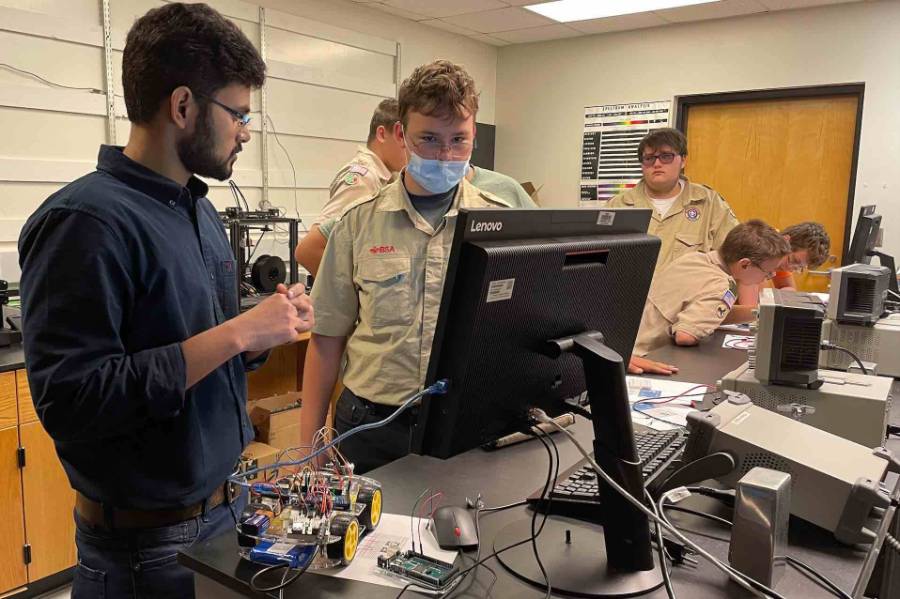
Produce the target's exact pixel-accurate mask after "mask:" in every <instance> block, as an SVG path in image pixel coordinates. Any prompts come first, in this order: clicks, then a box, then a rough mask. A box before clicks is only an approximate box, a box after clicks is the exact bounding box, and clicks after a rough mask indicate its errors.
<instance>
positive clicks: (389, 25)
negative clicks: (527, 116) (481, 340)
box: [0, 0, 497, 281]
mask: <svg viewBox="0 0 900 599" xmlns="http://www.w3.org/2000/svg"><path fill="white" fill-rule="evenodd" d="M208 1H209V3H210V4H211V5H212V6H214V7H216V8H218V9H219V10H220V11H222V12H223V14H225V15H226V16H228V17H229V18H231V19H232V20H233V21H234V22H235V23H237V25H238V26H239V27H240V28H241V29H242V30H243V31H244V32H245V33H246V34H247V35H248V37H249V38H250V40H251V41H252V42H253V43H254V44H255V45H257V46H258V45H259V41H260V29H259V23H258V18H259V5H264V6H265V7H266V9H267V15H268V17H267V25H268V27H267V28H266V32H267V33H266V35H267V37H268V44H267V49H268V55H267V60H268V63H269V74H270V77H269V82H268V84H267V85H268V88H267V89H268V98H269V104H268V113H269V115H270V116H271V119H272V122H273V123H274V128H275V130H276V131H277V132H278V137H277V140H276V138H275V136H273V135H269V143H268V144H267V145H268V157H269V168H268V174H269V199H270V201H271V202H272V204H274V205H275V206H279V207H283V208H284V209H285V212H286V213H287V214H288V215H291V216H294V215H299V216H300V217H301V218H302V219H303V220H304V221H305V222H310V221H311V220H312V218H313V217H314V216H315V215H316V214H317V213H318V211H319V209H320V208H321V206H322V205H323V204H324V202H325V201H326V200H327V198H328V186H329V184H330V182H331V178H332V177H333V174H334V173H335V172H336V171H337V169H338V168H339V167H340V165H341V164H342V163H344V162H346V161H347V160H348V159H349V158H350V157H351V156H352V155H353V153H354V151H355V146H356V145H358V144H359V143H364V141H365V138H366V134H367V130H368V122H369V119H370V117H371V114H372V109H373V108H374V107H375V105H376V104H377V103H378V102H379V101H380V100H381V99H382V98H384V97H388V96H393V95H394V93H395V91H396V84H397V82H398V81H399V80H400V79H402V78H403V77H405V76H406V75H408V74H409V72H410V71H411V70H412V69H413V68H414V67H415V66H417V65H418V64H421V63H423V62H427V61H430V60H433V59H435V58H448V59H450V60H454V61H456V62H460V63H462V64H465V65H466V66H467V67H469V68H470V70H471V73H472V74H473V76H474V77H475V78H476V82H477V83H478V84H479V85H480V87H481V88H482V110H481V114H480V115H479V118H480V119H481V120H482V121H483V122H488V123H493V122H494V96H495V79H496V62H497V50H496V48H495V47H494V46H490V45H487V44H483V43H481V42H478V41H475V40H472V39H469V38H467V37H463V36H458V35H455V34H452V33H449V32H445V31H441V30H437V29H432V28H430V27H427V26H424V25H420V24H417V23H415V22H413V21H408V20H405V19H401V18H397V17H392V16H390V15H388V14H385V13H381V12H377V11H374V10H372V9H369V8H365V7H364V6H362V5H358V4H354V3H351V2H342V1H340V0H333V1H332V0H326V1H321V0H299V1H294V0H267V1H263V2H245V1H242V0H208ZM163 3H164V2H163V0H110V5H111V8H110V13H111V22H112V40H113V48H114V51H113V54H112V61H111V62H112V68H113V79H114V87H115V92H116V94H117V96H118V97H117V98H116V104H117V115H118V116H119V118H117V119H116V140H117V142H118V143H120V144H124V143H125V142H126V141H127V139H128V130H129V123H128V121H127V119H125V118H124V117H125V108H124V102H123V99H122V97H121V93H122V92H121V89H122V88H121V60H122V52H121V50H122V48H123V46H124V39H125V34H126V33H127V31H128V29H129V28H130V26H131V23H132V22H133V21H134V19H135V18H136V17H138V16H140V15H142V14H144V13H145V12H146V11H147V10H148V9H150V8H152V7H154V6H159V5H161V4H163ZM100 6H101V2H100V0H0V57H2V58H0V62H3V63H8V64H10V65H12V66H14V67H17V68H20V69H26V70H28V71H32V72H34V73H36V74H38V75H40V76H42V77H44V78H46V79H49V80H51V81H53V82H57V83H62V84H65V85H71V86H78V87H86V88H93V89H94V90H95V91H96V92H97V93H92V92H91V91H86V90H61V89H57V88H53V87H50V86H48V85H46V84H45V83H42V82H40V81H37V80H36V79H34V78H32V77H28V76H25V75H23V74H21V73H15V72H11V71H10V70H8V69H5V68H2V67H0V130H2V131H3V132H4V134H5V140H6V143H5V144H4V147H3V149H0V278H4V279H8V280H12V281H15V280H18V277H19V269H18V257H17V253H16V240H17V239H18V235H19V230H20V228H21V226H22V224H23V223H24V222H25V219H26V218H27V217H28V216H29V215H30V214H31V213H32V212H33V211H34V210H35V208H37V206H38V205H39V204H40V203H41V202H43V200H44V199H45V198H46V197H47V196H48V195H50V194H51V193H53V192H54V191H56V190H57V189H59V188H60V187H61V186H62V185H64V184H65V183H67V182H69V181H71V180H73V179H75V178H77V177H78V176H80V175H82V174H84V173H87V172H90V171H91V170H93V168H94V165H95V164H96V156H97V149H98V147H99V145H100V144H102V143H106V136H107V133H106V125H107V119H106V104H105V102H106V96H105V93H104V92H105V91H106V82H105V75H104V74H105V63H104V52H103V44H102V27H103V23H102V17H101V12H100ZM285 13H288V14H285ZM397 42H399V43H400V48H399V58H400V60H399V62H398V63H396V64H395V55H397V54H398V48H397ZM398 78H399V79H398ZM259 110H260V102H259V94H258V93H257V94H255V95H254V99H253V111H254V114H253V116H254V122H252V123H251V131H253V140H252V141H251V143H249V144H248V145H247V146H246V148H245V152H244V153H243V154H241V159H240V160H239V161H238V163H237V165H236V169H235V173H234V177H233V178H234V180H235V181H236V182H237V183H238V184H239V185H240V186H241V188H242V189H243V191H244V193H245V195H246V197H247V199H248V201H249V203H250V205H251V207H255V206H256V204H257V202H258V201H259V200H260V199H261V198H262V194H263V189H262V179H263V176H262V152H261V150H262V144H261V143H260V142H261V135H260V127H261V124H262V123H261V121H262V119H261V118H260V116H261V115H260V113H259V112H258V111H259ZM272 128H273V126H272V124H270V127H269V129H270V130H271V129H272ZM279 141H280V142H281V144H282V145H284V146H285V148H286V149H287V151H288V152H289V154H290V156H291V160H292V162H293V164H294V167H295V168H296V178H297V184H296V188H295V187H294V183H293V175H292V172H291V167H290V163H289V162H288V160H287V159H286V157H285V152H284V150H282V148H281V147H280V146H279V145H278V142H279ZM211 183H213V185H214V187H213V188H212V189H211V191H210V199H211V200H212V201H213V203H214V204H216V206H217V207H219V208H220V209H221V208H223V207H224V206H228V205H231V204H232V203H233V199H232V197H231V194H230V192H229V191H228V188H227V187H226V186H224V185H223V184H222V183H219V182H211ZM286 241H287V237H286V235H267V237H266V239H265V240H264V243H263V246H262V247H260V250H259V251H258V252H257V255H260V254H263V253H276V254H277V255H280V256H284V257H286V255H287V254H286V251H285V249H286Z"/></svg>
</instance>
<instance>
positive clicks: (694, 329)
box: [634, 251, 736, 356]
mask: <svg viewBox="0 0 900 599" xmlns="http://www.w3.org/2000/svg"><path fill="white" fill-rule="evenodd" d="M735 289H736V286H735V282H734V279H733V278H732V277H731V274H729V272H728V266H727V265H726V264H725V263H724V262H723V261H722V258H721V257H720V256H719V252H715V251H714V252H710V253H708V254H704V253H701V252H691V253H689V254H685V255H684V256H682V257H680V258H678V259H677V260H675V261H674V262H672V264H670V265H669V266H668V267H667V268H666V269H665V270H663V271H662V272H660V273H659V274H658V275H656V277H655V278H654V279H653V284H652V285H651V286H650V293H649V294H648V295H647V303H646V304H644V315H643V316H642V317H641V328H640V330H639V331H638V336H637V341H636V342H635V344H634V355H636V356H644V355H646V354H647V352H650V351H652V350H654V349H656V348H658V347H662V346H663V345H666V344H667V343H669V342H670V341H669V339H670V338H671V337H674V336H675V333H676V332H678V331H684V332H685V333H688V334H690V335H693V336H694V337H696V338H697V339H703V338H704V337H708V336H709V335H711V334H712V332H713V331H715V330H716V327H718V326H719V325H720V324H721V323H722V321H723V320H725V317H726V316H727V315H728V312H730V311H731V307H732V306H733V305H734V302H735V299H736V295H735V294H736V291H735Z"/></svg>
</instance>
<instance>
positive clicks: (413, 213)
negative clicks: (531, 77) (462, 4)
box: [301, 60, 510, 473]
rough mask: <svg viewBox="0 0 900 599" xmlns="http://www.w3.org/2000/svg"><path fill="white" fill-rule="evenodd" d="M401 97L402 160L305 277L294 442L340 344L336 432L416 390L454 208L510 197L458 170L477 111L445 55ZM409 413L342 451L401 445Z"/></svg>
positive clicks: (317, 402) (380, 457) (394, 449)
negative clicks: (308, 314)
mask: <svg viewBox="0 0 900 599" xmlns="http://www.w3.org/2000/svg"><path fill="white" fill-rule="evenodd" d="M399 102H400V122H399V123H397V124H396V125H395V127H394V135H395V136H396V137H397V139H398V140H402V141H403V142H404V144H405V146H406V151H407V155H408V158H409V164H408V166H407V167H406V168H405V169H404V170H403V171H402V172H401V173H400V176H399V177H398V178H397V179H395V180H394V181H393V182H391V183H389V184H388V185H386V186H385V187H384V188H382V189H381V191H380V192H379V193H378V194H377V195H376V196H374V197H372V198H368V199H366V200H362V201H360V202H357V203H356V204H355V205H353V206H351V207H349V208H348V209H347V210H346V211H345V212H344V214H343V216H342V217H341V218H340V220H339V221H338V222H337V224H336V225H335V227H334V230H333V231H332V232H331V235H330V236H329V239H328V245H327V246H326V248H325V255H324V256H323V258H322V262H321V264H320V265H319V273H318V277H317V278H316V284H315V285H314V286H313V295H312V301H313V303H314V305H315V306H316V316H317V325H316V326H315V328H313V334H312V338H311V340H310V344H309V349H308V351H307V354H306V362H305V366H304V374H303V416H302V419H301V443H302V444H310V443H311V441H312V439H313V436H314V435H315V433H316V431H317V430H318V429H319V428H320V427H321V426H322V425H323V424H324V423H325V415H326V413H327V411H328V405H329V399H330V397H331V394H332V390H333V388H334V384H335V381H336V380H337V378H338V371H339V368H340V364H341V356H342V355H343V354H344V349H345V348H346V366H345V369H344V373H343V383H344V386H345V390H344V392H343V393H342V394H341V397H340V399H339V400H338V403H337V406H336V408H335V417H334V421H335V428H336V429H337V430H338V432H344V431H347V430H349V429H351V428H354V427H356V426H359V425H360V424H365V423H370V422H376V421H378V420H382V419H383V418H385V417H386V416H388V415H389V414H391V413H392V412H393V411H394V410H395V409H396V407H397V406H398V405H400V403H402V402H403V401H404V400H405V399H407V398H408V397H409V396H411V395H413V394H414V393H416V392H417V391H419V390H420V389H421V388H422V386H423V383H424V380H425V374H426V369H427V368H428V359H429V357H430V354H431V346H432V341H433V338H434V331H435V325H436V324H437V317H438V309H439V307H440V301H441V293H442V289H443V285H444V275H445V272H446V267H447V259H448V257H449V254H450V244H451V242H452V239H453V230H454V225H455V222H456V216H457V214H458V212H459V209H460V208H502V207H510V204H509V202H507V201H505V200H503V199H501V198H498V197H497V196H494V195H492V194H490V193H488V192H484V191H481V190H479V189H476V188H475V187H473V186H472V185H471V184H470V183H469V182H468V181H466V180H465V175H466V171H467V170H468V168H469V159H470V158H471V154H472V143H473V140H474V138H475V114H476V112H477V111H478V95H477V92H476V91H475V83H474V81H472V78H471V77H470V76H469V75H468V73H466V72H465V70H463V69H462V68H461V67H459V66H457V65H455V64H453V63H450V62H447V61H443V60H439V61H436V62H434V63H431V64H427V65H423V66H421V67H418V68H417V69H416V70H415V71H413V73H412V75H410V77H409V78H408V79H407V80H406V81H404V82H403V85H402V86H401V88H400V93H399ZM412 423H413V421H412V416H411V415H410V414H409V413H408V412H407V413H404V414H403V415H401V416H400V417H399V418H397V419H396V420H395V421H394V422H392V423H391V424H390V425H388V426H385V427H383V428H380V429H376V430H372V431H369V432H366V433H363V434H360V435H357V436H355V437H353V438H351V439H348V441H347V442H345V443H343V444H342V445H341V451H342V452H343V453H344V454H345V455H346V456H347V457H348V458H349V459H350V461H352V462H354V463H355V464H356V472H358V473H362V472H366V471H368V470H371V469H373V468H376V467H378V466H380V465H382V464H386V463H388V462H390V461H393V460H395V459H397V458H400V457H402V456H404V455H406V454H407V453H409V450H410V434H411V426H412Z"/></svg>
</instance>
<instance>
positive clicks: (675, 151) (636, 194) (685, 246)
mask: <svg viewBox="0 0 900 599" xmlns="http://www.w3.org/2000/svg"><path fill="white" fill-rule="evenodd" d="M638 159H639V160H640V162H641V172H642V173H643V177H642V178H641V180H640V181H639V182H638V184H637V185H636V186H635V187H633V188H632V189H629V190H628V191H626V192H624V193H621V194H619V195H617V196H616V197H614V198H613V199H611V200H610V201H609V203H608V204H607V205H608V206H609V207H611V208H621V207H637V208H649V209H651V210H652V211H653V215H652V216H651V219H650V227H649V228H648V230H647V232H648V233H650V234H651V235H656V236H657V237H659V238H660V239H661V240H662V247H661V248H660V250H659V257H658V258H657V261H656V270H655V271H654V274H655V273H658V272H660V270H662V269H663V268H665V267H666V266H667V265H668V264H670V263H671V262H672V261H674V260H676V259H678V258H679V257H681V256H683V255H684V254H687V253H690V252H697V251H700V252H711V251H712V250H715V249H717V248H718V247H719V246H720V245H722V242H723V241H724V240H725V236H726V235H728V232H729V231H731V229H733V228H734V227H735V226H737V224H738V219H737V217H736V216H735V215H734V212H733V211H732V210H731V207H730V206H729V205H728V203H727V202H726V201H725V200H724V199H722V196H720V195H719V194H718V193H716V191H715V190H713V189H711V188H709V187H707V186H705V185H698V184H696V183H692V182H691V181H689V180H688V179H687V177H685V176H684V174H683V171H684V167H685V164H686V163H687V140H686V139H685V137H684V135H682V133H681V132H680V131H678V130H677V129H670V128H665V129H656V130H654V131H651V132H650V133H648V134H647V135H646V136H645V137H644V139H642V140H641V143H640V144H639V145H638Z"/></svg>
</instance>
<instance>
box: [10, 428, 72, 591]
mask: <svg viewBox="0 0 900 599" xmlns="http://www.w3.org/2000/svg"><path fill="white" fill-rule="evenodd" d="M19 433H20V435H21V436H22V447H24V448H25V456H26V461H25V468H23V469H22V486H23V488H24V491H25V505H26V506H27V507H26V509H25V530H26V533H27V535H28V536H27V538H28V544H29V545H31V564H29V565H28V580H30V581H32V582H34V581H36V580H40V579H41V578H44V577H46V576H50V575H51V574H56V573H57V572H60V571H62V570H65V569H67V568H71V567H72V566H74V565H75V521H74V520H73V519H72V510H73V509H74V507H75V492H74V491H73V490H72V487H70V486H69V479H68V477H66V473H65V471H64V470H63V468H62V464H61V463H60V462H59V458H58V457H56V447H55V446H54V445H53V440H52V439H51V438H50V435H48V434H47V432H46V431H45V430H44V427H43V426H42V425H41V423H40V422H32V423H30V424H25V425H22V426H21V427H20V429H19Z"/></svg>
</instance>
